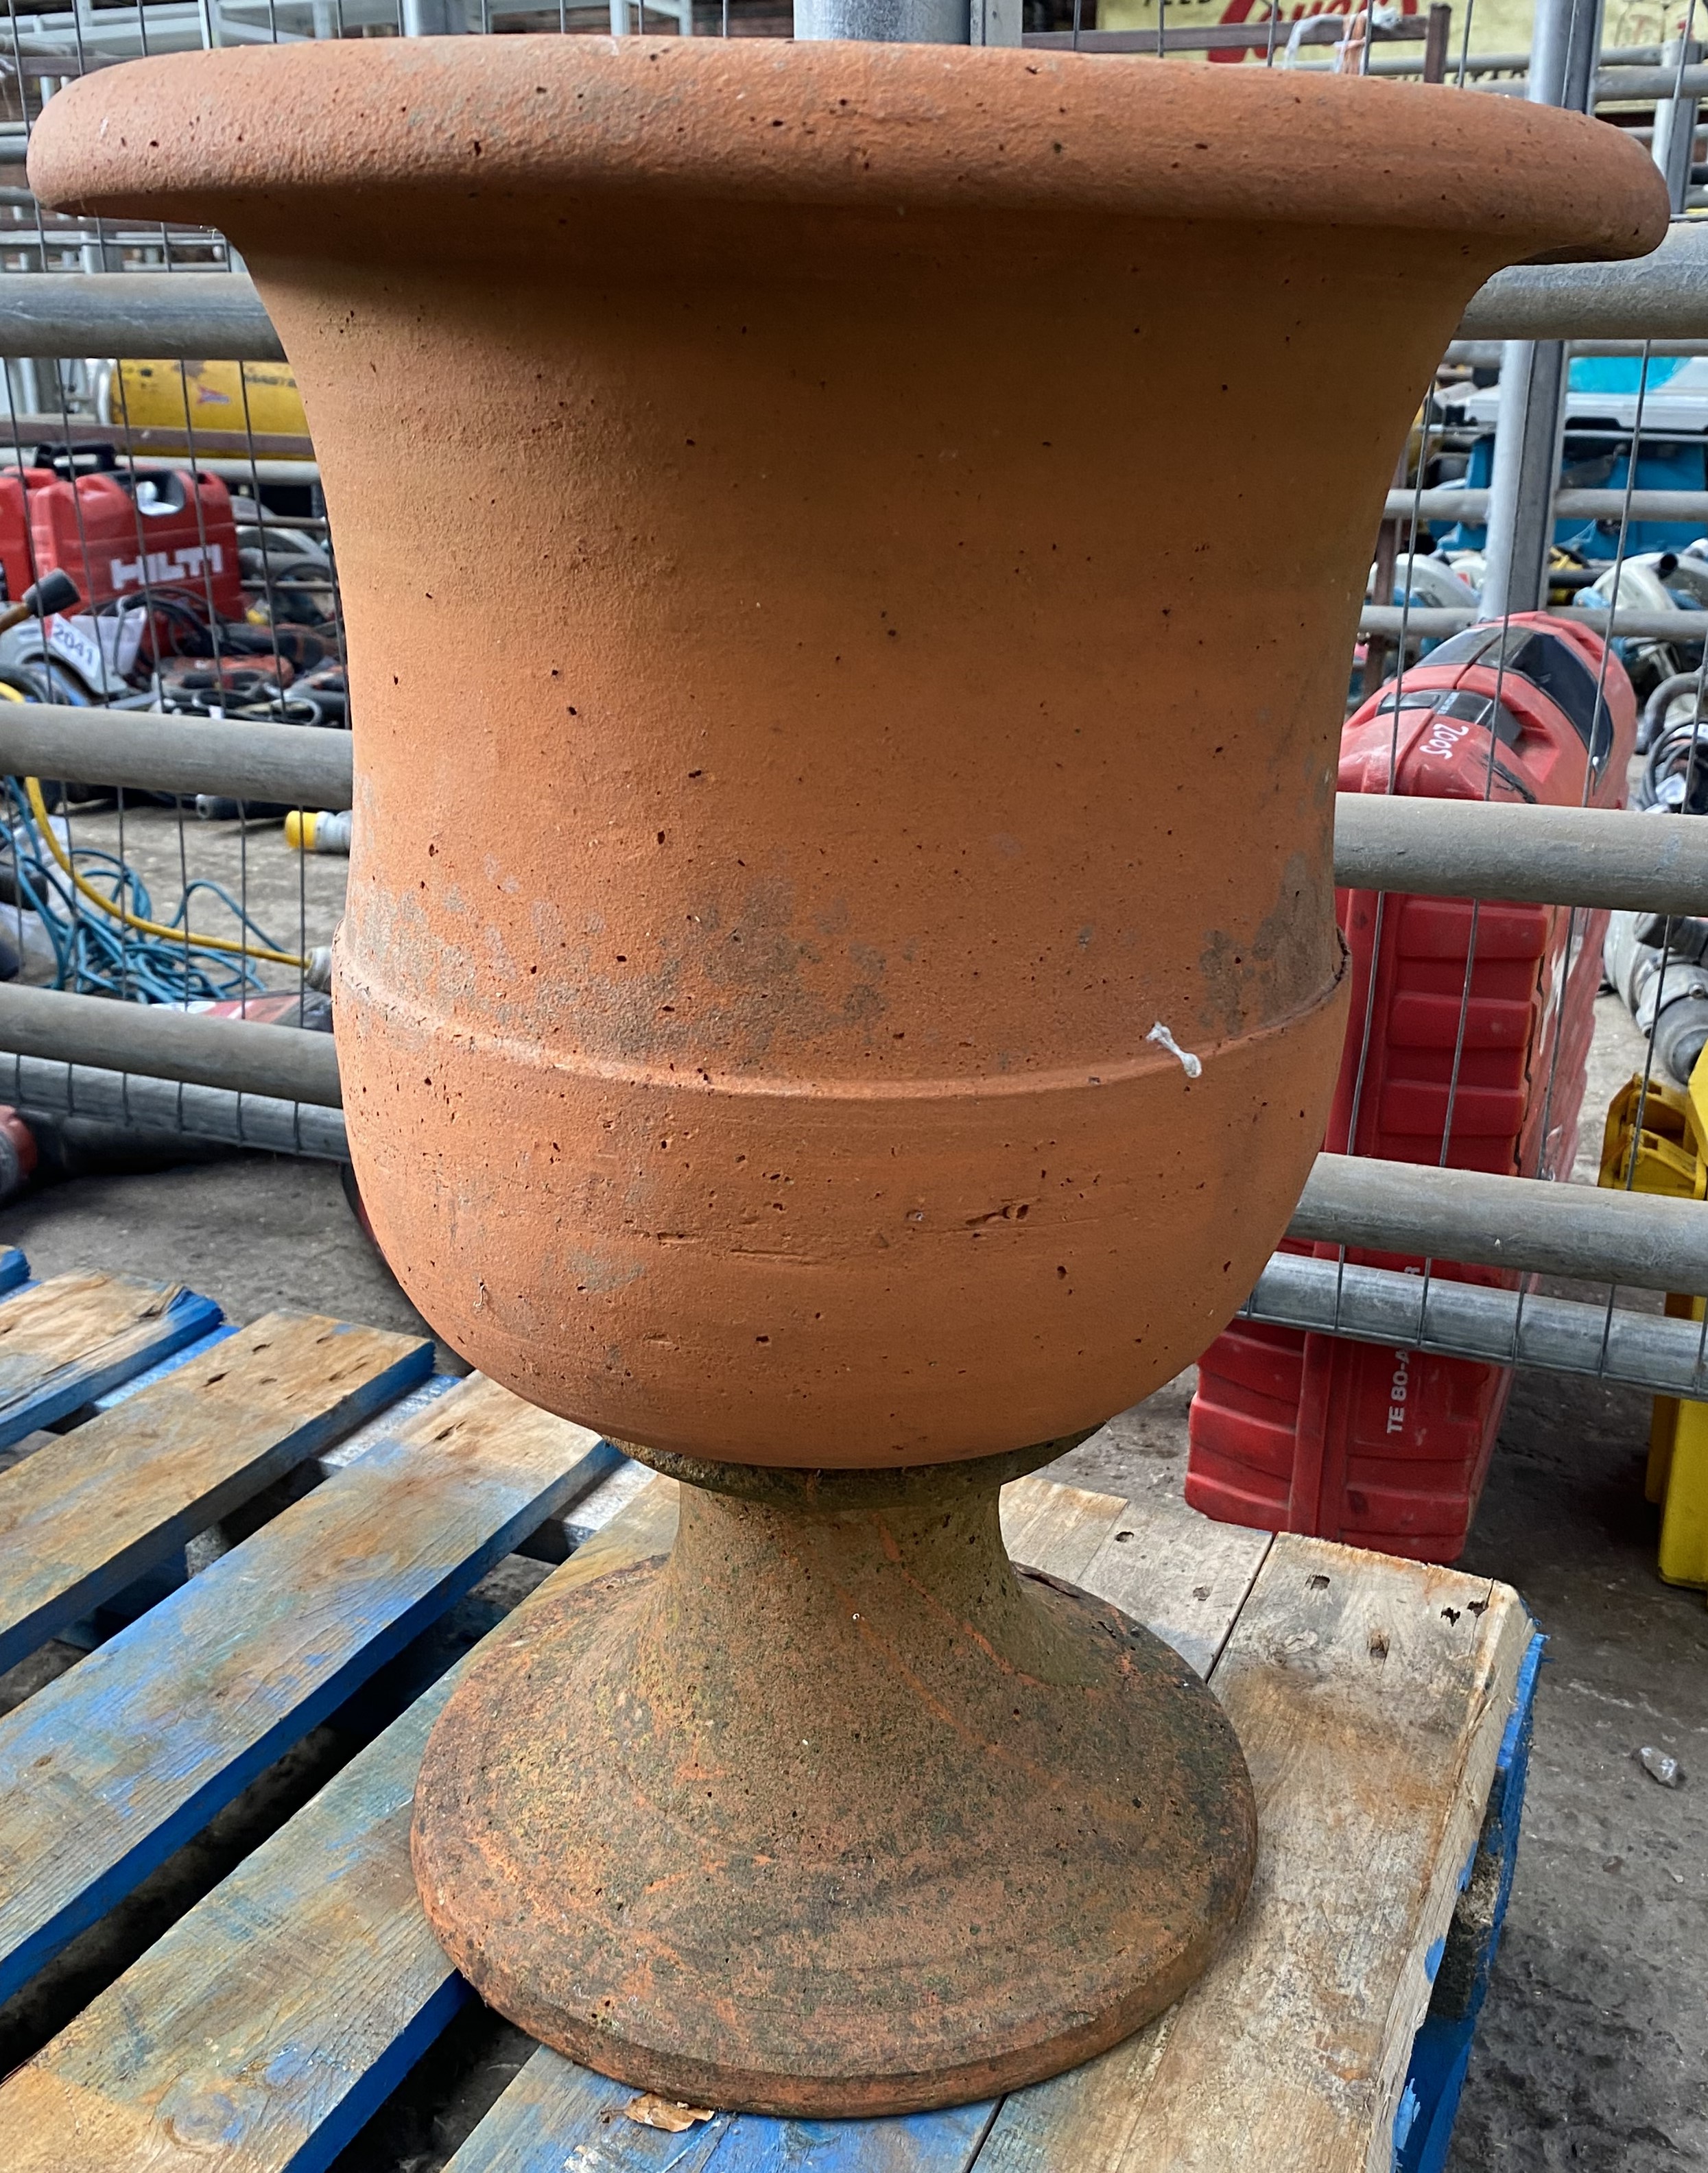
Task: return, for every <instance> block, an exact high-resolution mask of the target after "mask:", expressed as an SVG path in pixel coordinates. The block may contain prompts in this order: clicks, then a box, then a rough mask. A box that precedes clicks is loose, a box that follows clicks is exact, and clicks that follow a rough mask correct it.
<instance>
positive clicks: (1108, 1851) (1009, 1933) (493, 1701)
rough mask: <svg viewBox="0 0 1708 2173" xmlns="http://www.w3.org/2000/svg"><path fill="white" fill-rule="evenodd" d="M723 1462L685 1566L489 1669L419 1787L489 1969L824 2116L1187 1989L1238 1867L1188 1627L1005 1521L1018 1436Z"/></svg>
mask: <svg viewBox="0 0 1708 2173" xmlns="http://www.w3.org/2000/svg"><path fill="white" fill-rule="evenodd" d="M1060 1446H1061V1444H1058V1443H1052V1444H1050V1445H1049V1447H1048V1448H1047V1449H1045V1450H1044V1451H1043V1452H1041V1453H1039V1454H1037V1455H1033V1456H1030V1457H1021V1458H1019V1459H1016V1458H992V1459H984V1460H982V1461H981V1462H980V1463H978V1464H962V1465H958V1466H953V1467H949V1468H947V1469H943V1468H928V1469H923V1470H917V1471H911V1472H900V1473H889V1474H883V1475H878V1474H866V1473H859V1472H838V1473H827V1474H816V1473H815V1474H806V1473H794V1472H784V1471H765V1472H759V1471H754V1470H751V1469H743V1468H741V1467H723V1468H721V1469H718V1468H715V1467H714V1468H708V1469H704V1474H703V1475H704V1476H706V1477H707V1478H713V1479H714V1480H715V1483H716V1484H717V1485H718V1486H719V1487H721V1488H725V1489H731V1490H739V1491H711V1489H710V1487H709V1486H703V1485H684V1486H683V1487H682V1493H681V1521H680V1527H679V1532H678V1536H677V1539H676V1547H675V1550H674V1551H673V1552H672V1554H671V1556H669V1557H668V1558H666V1559H664V1560H661V1561H657V1562H655V1563H652V1564H649V1565H647V1566H644V1567H643V1568H641V1569H638V1570H632V1571H626V1572H621V1573H619V1574H617V1575H616V1576H614V1577H612V1578H610V1579H609V1580H607V1581H605V1582H603V1583H599V1584H595V1585H592V1586H586V1587H582V1588H578V1589H575V1590H573V1591H571V1592H570V1593H568V1594H567V1595H566V1596H565V1597H564V1598H563V1599H562V1600H560V1601H557V1602H555V1603H554V1602H553V1601H552V1600H550V1599H542V1601H541V1602H540V1603H537V1604H536V1605H535V1606H534V1607H533V1608H531V1610H529V1611H528V1612H527V1614H526V1615H525V1617H524V1618H523V1619H522V1620H520V1622H519V1624H518V1625H517V1626H516V1628H515V1631H514V1632H513V1633H512V1634H509V1635H503V1634H501V1635H500V1636H498V1638H496V1639H495V1640H494V1641H493V1647H492V1649H491V1650H489V1651H488V1652H486V1653H482V1655H481V1656H479V1657H478V1658H476V1660H475V1661H474V1662H473V1663H471V1669H470V1672H469V1674H468V1677H467V1679H466V1680H465V1682H464V1683H463V1684H462V1685H461V1686H460V1687H459V1689H458V1690H457V1692H456V1694H455V1696H454V1697H453V1698H452V1700H451V1702H450V1706H449V1707H447V1708H446V1711H445V1716H444V1717H443V1718H442V1719H441V1720H440V1722H439V1724H438V1726H437V1728H435V1730H434V1735H433V1739H432V1742H431V1744H430V1745H429V1747H428V1754H427V1758H426V1761H425V1763H424V1765H423V1770H422V1776H421V1782H420V1785H419V1788H418V1793H417V1798H416V1817H415V1830H414V1854H415V1863H416V1871H417V1876H418V1881H419V1884H420V1886H421V1890H422V1894H423V1900H424V1901H425V1904H426V1906H427V1909H428V1915H429V1917H430V1918H431V1920H432V1922H433V1925H434V1929H435V1931H436V1932H437V1933H438V1934H439V1938H440V1939H441V1941H442V1942H443V1943H444V1944H445V1948H446V1949H447V1951H448V1952H449V1953H450V1955H452V1957H453V1958H454V1959H455V1961H456V1963H457V1965H458V1966H459V1968H461V1970H462V1971H463V1972H464V1974H465V1975H466V1976H468V1977H469V1979H470V1980H471V1982H472V1983H473V1984H474V1985H475V1986H476V1987H477V1990H479V1991H480V1992H481V1993H482V1995H483V1997H485V1998H487V1999H488V2001H490V2002H491V2003H493V2005H494V2006H496V2007H498V2009H501V2010H502V2011H503V2012H504V2014H508V2015H509V2016H510V2017H512V2019H515V2020H516V2021H518V2022H520V2023H521V2024H522V2025H523V2026H524V2027H525V2029H527V2030H530V2031H531V2033H532V2034H533V2035H534V2036H536V2037H539V2038H541V2039H542V2040H543V2041H545V2042H546V2043H547V2044H551V2045H555V2046H558V2048H559V2049H560V2050H561V2051H563V2052H567V2053H568V2054H569V2055H570V2056H571V2057H574V2058H577V2059H579V2060H582V2061H584V2062H588V2063H589V2064H591V2065H593V2066H595V2067H597V2068H600V2069H601V2070H602V2071H604V2072H605V2073H610V2074H614V2075H616V2076H617V2077H619V2078H620V2079H622V2080H623V2081H626V2082H631V2083H633V2084H635V2085H636V2086H637V2087H638V2088H644V2089H655V2090H659V2091H661V2092H663V2093H664V2094H665V2095H668V2096H671V2097H676V2098H682V2099H688V2100H693V2101H695V2102H699V2103H705V2104H709V2105H714V2106H743V2107H746V2108H749V2109H753V2110H757V2111H768V2112H775V2113H784V2114H797V2115H804V2116H813V2115H832V2114H873V2113H895V2112H908V2111H916V2110H918V2109H919V2108H921V2107H923V2106H932V2105H941V2104H944V2103H949V2102H956V2101H960V2100H973V2099H977V2098H980V2097H983V2096H986V2095H989V2094H990V2093H992V2092H994V2091H999V2090H1003V2089H1012V2088H1015V2087H1016V2086H1018V2085H1020V2084H1024V2083H1027V2082H1031V2081H1034V2080H1036V2079H1038V2078H1039V2077H1041V2076H1043V2075H1046V2074H1049V2073H1054V2072H1056V2071H1057V2070H1058V2069H1059V2068H1063V2067H1065V2066H1069V2065H1071V2064H1073V2063H1074V2062H1076V2061H1078V2060H1081V2059H1085V2058H1088V2057H1090V2056H1091V2054H1092V2053H1094V2052H1100V2051H1102V2049H1103V2048H1104V2047H1105V2046H1108V2045H1111V2044H1113V2043H1115V2042H1116V2041H1118V2040H1119V2039H1120V2038H1122V2037H1124V2036H1127V2035H1129V2032H1130V2031H1132V2030H1134V2029H1136V2028H1137V2027H1138V2026H1139V2025H1140V2024H1141V2023H1142V2022H1144V2021H1145V2020H1146V2019H1148V2018H1149V2017H1150V2015H1152V2014H1156V2012H1157V2011H1158V2010H1159V2009H1161V2008H1163V2007H1165V2006H1167V2004H1168V2003H1169V2002H1170V2001H1172V1999H1174V1998H1177V1996H1178V1994H1179V1993H1180V1992H1182V1991H1183V1989H1184V1988H1185V1987H1186V1986H1187V1984H1188V1983H1189V1982H1191V1981H1192V1979H1193V1977H1195V1976H1197V1975H1198V1974H1199V1971H1201V1969H1202V1968H1203V1966H1204V1963H1205V1962H1206V1960H1208V1959H1209V1957H1210V1955H1211V1954H1212V1953H1213V1952H1214V1951H1215V1949H1216V1947H1217V1946H1219V1945H1220V1942H1221V1940H1222V1938H1224V1936H1225V1935H1226V1932H1227V1930H1228V1928H1229V1927H1230V1926H1231V1923H1232V1922H1233V1920H1234V1917H1235V1916H1236V1914H1237V1911H1238V1909H1239V1906H1240V1904H1241V1902H1242V1900H1243V1899H1244V1895H1245V1893H1246V1890H1247V1885H1248V1884H1249V1882H1250V1879H1251V1874H1252V1867H1253V1858H1254V1852H1255V1847H1256V1824H1255V1814H1254V1810H1253V1802H1252V1795H1251V1788H1250V1784H1249V1782H1248V1781H1247V1776H1246V1771H1245V1766H1244V1762H1243V1761H1242V1757H1241V1755H1240V1751H1239V1747H1238V1744H1237V1742H1236V1741H1235V1739H1234V1736H1233V1733H1232V1730H1231V1728H1229V1726H1228V1724H1227V1723H1226V1720H1225V1719H1224V1718H1223V1717H1222V1715H1221V1712H1220V1707H1218V1706H1217V1704H1216V1702H1215V1699H1214V1697H1213V1696H1211V1694H1210V1691H1209V1690H1208V1689H1206V1688H1205V1686H1204V1685H1203V1684H1202V1683H1201V1682H1200V1681H1199V1679H1198V1678H1197V1676H1196V1675H1194V1674H1193V1672H1192V1670H1191V1669H1190V1668H1188V1666H1187V1665H1186V1664H1185V1663H1184V1662H1183V1661H1182V1660H1181V1659H1180V1658H1179V1656H1178V1655H1177V1653H1173V1652H1172V1651H1171V1650H1170V1649H1169V1648H1168V1647H1167V1646H1165V1645H1163V1644H1162V1643H1161V1642H1160V1641H1159V1640H1158V1639H1157V1638H1156V1637H1155V1636H1152V1635H1151V1634H1150V1632H1149V1631H1146V1630H1145V1629H1143V1628H1141V1627H1140V1626H1138V1625H1137V1624H1135V1623H1133V1622H1131V1621H1129V1620H1127V1619H1126V1618H1125V1617H1124V1616H1123V1615H1121V1614H1120V1613H1119V1612H1118V1610H1115V1609H1113V1608H1112V1607H1109V1606H1107V1604H1103V1603H1102V1602H1100V1601H1097V1600H1095V1599H1091V1598H1090V1597H1089V1596H1088V1595H1087V1594H1086V1593H1081V1592H1078V1591H1075V1590H1074V1589H1073V1588H1070V1587H1069V1586H1066V1585H1064V1584H1061V1583H1058V1582H1056V1581H1055V1580H1053V1579H1051V1578H1048V1577H1043V1576H1041V1575H1039V1574H1037V1573H1036V1572H1030V1571H1027V1570H1024V1569H1017V1568H1016V1566H1014V1565H1013V1564H1012V1563H1011V1562H1010V1560H1009V1558H1008V1556H1007V1554H1006V1552H1005V1549H1004V1546H1003V1542H1002V1536H1001V1532H1000V1529H999V1519H998V1503H999V1494H998V1490H999V1486H1000V1484H1001V1483H1002V1481H1003V1480H1004V1479H1005V1478H1006V1477H1008V1476H1010V1475H1011V1474H1012V1470H1013V1468H1014V1465H1015V1464H1016V1462H1021V1463H1026V1462H1037V1461H1040V1460H1042V1457H1043V1455H1047V1454H1049V1453H1053V1451H1054V1450H1055V1449H1057V1448H1059V1447H1060Z"/></svg>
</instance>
